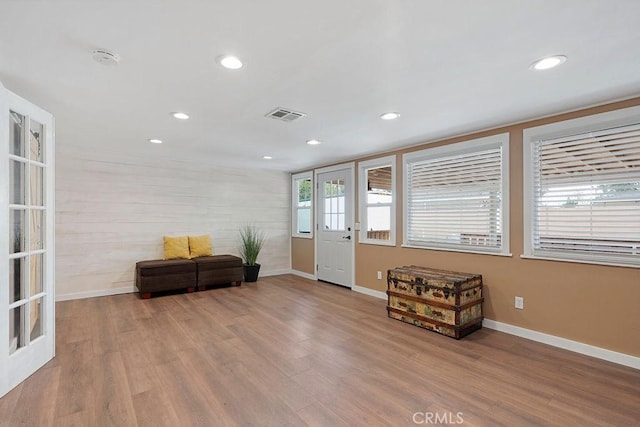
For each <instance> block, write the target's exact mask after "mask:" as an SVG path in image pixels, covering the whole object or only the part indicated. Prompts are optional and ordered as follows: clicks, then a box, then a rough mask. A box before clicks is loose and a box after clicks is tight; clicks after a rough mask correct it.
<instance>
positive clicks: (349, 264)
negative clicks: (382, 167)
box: [316, 168, 354, 288]
mask: <svg viewBox="0 0 640 427" xmlns="http://www.w3.org/2000/svg"><path fill="white" fill-rule="evenodd" d="M352 176H353V168H347V169H340V170H335V171H331V172H322V173H318V175H317V180H316V182H317V183H318V185H317V195H318V203H317V205H316V206H318V215H317V218H318V225H317V231H318V235H317V242H318V251H317V254H318V255H317V261H318V279H319V280H323V281H326V282H331V283H335V284H337V285H342V286H346V287H348V288H351V287H352V286H353V283H352V282H353V245H354V242H353V231H352V230H353V182H352Z"/></svg>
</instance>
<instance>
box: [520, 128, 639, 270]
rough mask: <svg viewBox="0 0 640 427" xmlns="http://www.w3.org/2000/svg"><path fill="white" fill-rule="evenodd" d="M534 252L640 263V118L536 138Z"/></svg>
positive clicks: (535, 253) (534, 164)
mask: <svg viewBox="0 0 640 427" xmlns="http://www.w3.org/2000/svg"><path fill="white" fill-rule="evenodd" d="M532 162H533V165H532V166H533V167H532V171H533V177H532V178H533V182H532V185H533V224H532V225H533V227H532V249H533V255H539V256H552V257H564V258H569V259H578V260H592V261H603V262H607V261H609V262H615V263H623V264H632V265H640V124H634V125H627V126H620V127H615V128H611V129H606V130H600V131H595V132H588V133H581V134H576V135H572V136H565V137H561V138H554V139H547V140H538V141H534V143H533V147H532Z"/></svg>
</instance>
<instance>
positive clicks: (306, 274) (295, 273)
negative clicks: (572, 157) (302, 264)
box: [289, 270, 318, 280]
mask: <svg viewBox="0 0 640 427" xmlns="http://www.w3.org/2000/svg"><path fill="white" fill-rule="evenodd" d="M289 273H290V274H294V275H296V276H299V277H303V278H305V279H309V280H318V278H317V277H316V276H314V275H313V274H309V273H305V272H304V271H300V270H291V271H289Z"/></svg>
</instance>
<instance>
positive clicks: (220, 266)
mask: <svg viewBox="0 0 640 427" xmlns="http://www.w3.org/2000/svg"><path fill="white" fill-rule="evenodd" d="M193 261H194V262H195V264H196V266H197V268H196V271H197V275H196V276H197V287H198V290H199V291H203V290H204V289H205V288H206V287H207V286H211V285H222V284H226V283H235V285H236V286H240V284H241V283H242V275H243V273H242V259H241V258H238V257H237V256H233V255H213V256H202V257H198V258H193Z"/></svg>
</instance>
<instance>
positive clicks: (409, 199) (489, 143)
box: [403, 133, 509, 255]
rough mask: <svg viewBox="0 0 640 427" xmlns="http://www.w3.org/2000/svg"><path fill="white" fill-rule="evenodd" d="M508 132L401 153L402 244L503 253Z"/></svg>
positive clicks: (505, 232)
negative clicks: (402, 154)
mask: <svg viewBox="0 0 640 427" xmlns="http://www.w3.org/2000/svg"><path fill="white" fill-rule="evenodd" d="M508 150H509V134H507V133H504V134H500V135H494V136H491V137H487V138H479V139H474V140H471V141H467V142H463V143H458V144H451V145H446V146H443V147H437V148H430V149H426V150H422V151H417V152H414V153H409V154H405V155H404V157H403V162H404V179H405V184H404V188H405V189H406V195H405V206H404V244H405V245H406V246H413V247H424V248H429V249H442V250H454V251H456V250H457V251H464V252H479V253H492V254H505V255H506V254H508V252H509V245H508V242H509V240H508V237H507V233H508V230H509V226H508V219H509V218H508V215H509V204H508V195H509V189H508V183H509V168H508V158H509V155H508Z"/></svg>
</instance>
